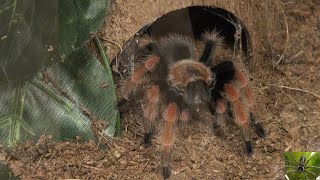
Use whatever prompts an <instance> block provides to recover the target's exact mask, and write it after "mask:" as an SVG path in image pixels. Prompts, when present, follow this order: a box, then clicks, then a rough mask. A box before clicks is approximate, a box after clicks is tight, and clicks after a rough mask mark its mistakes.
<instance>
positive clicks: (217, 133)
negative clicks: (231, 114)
mask: <svg viewBox="0 0 320 180" xmlns="http://www.w3.org/2000/svg"><path fill="white" fill-rule="evenodd" d="M212 129H213V134H214V135H215V136H218V137H223V136H224V131H223V129H222V128H221V127H220V125H218V124H216V123H213V125H212Z"/></svg>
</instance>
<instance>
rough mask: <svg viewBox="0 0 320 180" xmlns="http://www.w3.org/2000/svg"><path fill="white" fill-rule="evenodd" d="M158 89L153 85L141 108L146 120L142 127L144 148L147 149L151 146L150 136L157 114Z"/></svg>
mask: <svg viewBox="0 0 320 180" xmlns="http://www.w3.org/2000/svg"><path fill="white" fill-rule="evenodd" d="M159 99H160V89H159V86H158V85H153V86H152V87H151V88H150V89H149V90H148V92H147V103H146V106H145V107H144V108H143V110H144V111H143V112H144V117H145V119H146V121H145V124H144V127H145V134H144V141H143V142H144V146H145V147H149V146H150V144H151V139H152V134H153V131H154V128H155V125H154V124H155V121H156V118H157V117H158V112H159Z"/></svg>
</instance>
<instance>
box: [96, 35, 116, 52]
mask: <svg viewBox="0 0 320 180" xmlns="http://www.w3.org/2000/svg"><path fill="white" fill-rule="evenodd" d="M98 38H99V39H101V40H103V41H106V42H108V43H111V44H113V45H116V46H117V47H118V48H119V50H120V54H121V53H122V47H121V45H120V44H118V43H116V42H114V41H112V40H109V39H106V38H103V37H98Z"/></svg>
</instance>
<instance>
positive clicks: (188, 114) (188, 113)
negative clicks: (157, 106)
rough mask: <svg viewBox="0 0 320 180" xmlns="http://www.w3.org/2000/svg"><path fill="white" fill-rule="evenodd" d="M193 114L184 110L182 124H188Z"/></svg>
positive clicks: (181, 117)
mask: <svg viewBox="0 0 320 180" xmlns="http://www.w3.org/2000/svg"><path fill="white" fill-rule="evenodd" d="M190 116H191V114H190V112H189V110H188V109H183V110H182V111H181V113H180V116H179V119H180V121H182V122H188V121H189V120H190V118H191V117H190Z"/></svg>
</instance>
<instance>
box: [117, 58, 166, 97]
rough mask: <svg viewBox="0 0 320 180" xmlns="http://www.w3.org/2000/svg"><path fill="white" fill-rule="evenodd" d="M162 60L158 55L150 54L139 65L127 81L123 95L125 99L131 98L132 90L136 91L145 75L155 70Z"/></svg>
mask: <svg viewBox="0 0 320 180" xmlns="http://www.w3.org/2000/svg"><path fill="white" fill-rule="evenodd" d="M159 61H160V57H158V56H150V57H149V58H148V60H147V61H146V62H144V64H143V65H141V66H139V67H138V68H137V69H136V70H135V71H134V72H133V74H132V75H131V78H130V80H129V81H128V82H126V84H125V86H124V88H123V90H122V96H123V98H124V99H127V100H128V99H129V96H130V94H131V93H132V92H134V91H136V90H137V88H138V87H139V85H140V84H141V83H142V82H143V77H144V76H145V75H146V74H147V73H148V72H153V71H154V70H155V68H156V67H157V65H158V63H159Z"/></svg>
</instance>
